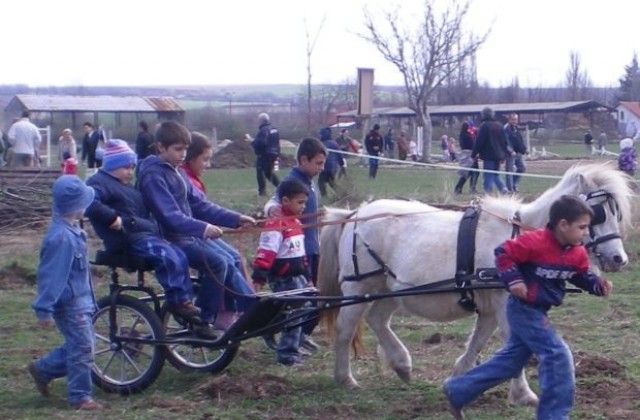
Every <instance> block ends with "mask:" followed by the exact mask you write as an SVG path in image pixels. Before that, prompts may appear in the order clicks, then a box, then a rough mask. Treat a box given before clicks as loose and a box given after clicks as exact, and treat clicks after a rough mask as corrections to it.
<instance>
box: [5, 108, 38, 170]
mask: <svg viewBox="0 0 640 420" xmlns="http://www.w3.org/2000/svg"><path fill="white" fill-rule="evenodd" d="M30 116H31V114H30V112H29V111H23V112H22V117H21V118H20V119H19V120H18V121H16V122H15V123H14V124H13V125H12V126H11V128H10V129H9V133H8V136H9V144H10V145H11V149H12V150H13V155H12V157H11V166H15V167H25V168H29V167H32V166H40V156H39V155H40V153H39V150H40V143H41V142H42V137H40V131H38V127H36V126H35V125H34V124H33V123H32V122H31V121H30V120H29V117H30Z"/></svg>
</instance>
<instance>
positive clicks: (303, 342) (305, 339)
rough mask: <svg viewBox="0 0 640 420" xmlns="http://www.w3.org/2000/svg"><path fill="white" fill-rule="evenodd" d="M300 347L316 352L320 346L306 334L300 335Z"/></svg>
mask: <svg viewBox="0 0 640 420" xmlns="http://www.w3.org/2000/svg"><path fill="white" fill-rule="evenodd" d="M300 347H303V348H305V349H307V350H309V351H312V352H316V351H318V350H319V349H320V345H319V344H318V343H316V342H315V341H313V340H312V339H311V336H310V335H308V334H302V336H301V337H300Z"/></svg>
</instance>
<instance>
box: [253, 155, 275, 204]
mask: <svg viewBox="0 0 640 420" xmlns="http://www.w3.org/2000/svg"><path fill="white" fill-rule="evenodd" d="M275 159H276V158H275V157H274V158H271V157H269V156H262V155H260V156H256V181H257V182H258V194H259V195H265V194H266V187H267V181H269V182H271V183H272V184H273V186H274V187H277V186H278V184H280V181H279V180H278V176H277V175H276V174H275V172H274V171H273V166H274V163H275Z"/></svg>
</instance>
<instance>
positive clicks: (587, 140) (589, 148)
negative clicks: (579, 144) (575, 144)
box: [584, 130, 595, 157]
mask: <svg viewBox="0 0 640 420" xmlns="http://www.w3.org/2000/svg"><path fill="white" fill-rule="evenodd" d="M584 147H585V149H586V153H587V157H589V156H593V154H594V153H595V151H594V150H593V135H592V134H591V130H587V132H586V133H584Z"/></svg>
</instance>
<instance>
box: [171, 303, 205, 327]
mask: <svg viewBox="0 0 640 420" xmlns="http://www.w3.org/2000/svg"><path fill="white" fill-rule="evenodd" d="M167 310H168V311H169V312H170V313H171V314H172V315H175V316H178V317H180V318H184V319H185V320H187V321H189V322H202V320H201V319H200V317H198V315H200V309H199V308H197V307H196V306H195V305H194V304H193V303H192V302H191V301H190V300H185V301H184V302H180V303H177V302H168V304H167Z"/></svg>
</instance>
